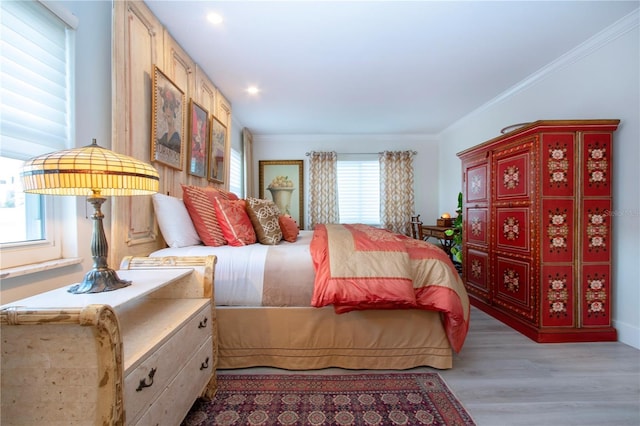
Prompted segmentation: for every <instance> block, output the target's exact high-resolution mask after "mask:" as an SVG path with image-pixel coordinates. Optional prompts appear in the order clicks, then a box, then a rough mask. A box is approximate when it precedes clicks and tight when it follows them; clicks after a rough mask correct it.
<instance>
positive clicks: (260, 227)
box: [247, 197, 282, 245]
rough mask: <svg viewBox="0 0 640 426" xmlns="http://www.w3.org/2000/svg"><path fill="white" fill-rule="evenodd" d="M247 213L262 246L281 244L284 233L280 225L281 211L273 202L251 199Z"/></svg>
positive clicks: (249, 199) (248, 200)
mask: <svg viewBox="0 0 640 426" xmlns="http://www.w3.org/2000/svg"><path fill="white" fill-rule="evenodd" d="M247 213H249V218H250V219H251V223H252V224H253V229H254V230H255V231H256V236H257V237H258V241H260V244H269V245H274V244H278V243H279V242H280V240H281V239H282V231H281V230H280V224H279V223H278V217H279V216H280V210H279V209H278V206H276V205H275V203H274V202H273V201H270V200H261V199H259V198H251V197H249V198H247Z"/></svg>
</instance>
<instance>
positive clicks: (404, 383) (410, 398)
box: [182, 373, 475, 426]
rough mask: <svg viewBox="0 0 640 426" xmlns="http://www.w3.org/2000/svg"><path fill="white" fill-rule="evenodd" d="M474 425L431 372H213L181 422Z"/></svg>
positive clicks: (200, 425) (199, 425) (194, 425)
mask: <svg viewBox="0 0 640 426" xmlns="http://www.w3.org/2000/svg"><path fill="white" fill-rule="evenodd" d="M205 425H243V426H244V425H340V426H342V425H364V426H370V425H433V426H438V425H475V423H474V422H473V420H472V419H471V416H470V415H469V414H468V413H467V411H466V410H465V409H464V407H463V406H462V404H460V402H459V401H458V400H457V399H456V397H455V396H454V395H453V393H452V392H451V391H450V390H449V388H448V387H447V385H446V384H445V382H444V381H443V380H442V378H440V376H439V375H438V374H437V373H416V374H412V373H393V374H345V375H300V374H293V375H289V374H284V375H273V374H265V375H242V374H238V375H227V374H222V375H218V391H217V393H216V396H215V397H214V398H213V399H212V400H210V401H205V400H201V399H199V400H197V401H196V403H195V404H194V405H193V407H192V408H191V411H190V412H189V414H188V415H187V417H186V418H185V420H184V422H183V423H182V426H205Z"/></svg>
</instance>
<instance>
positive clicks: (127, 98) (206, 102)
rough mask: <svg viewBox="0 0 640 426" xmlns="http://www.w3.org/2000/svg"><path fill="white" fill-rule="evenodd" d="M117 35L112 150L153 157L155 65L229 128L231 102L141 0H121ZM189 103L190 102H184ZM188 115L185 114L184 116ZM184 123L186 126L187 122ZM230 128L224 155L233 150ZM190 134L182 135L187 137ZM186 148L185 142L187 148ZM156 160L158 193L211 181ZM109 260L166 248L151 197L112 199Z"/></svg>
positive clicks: (116, 7)
mask: <svg viewBox="0 0 640 426" xmlns="http://www.w3.org/2000/svg"><path fill="white" fill-rule="evenodd" d="M113 8H114V18H113V19H114V30H113V31H114V34H113V55H114V57H113V61H112V64H113V70H112V76H113V77H112V81H113V98H112V109H113V113H112V117H113V123H112V127H113V135H112V138H113V140H112V144H111V149H112V150H114V151H116V152H119V153H123V154H126V155H130V156H132V157H135V158H138V159H140V160H143V161H147V162H148V161H151V126H152V121H151V120H152V119H151V116H152V114H151V111H152V75H153V69H154V65H157V66H158V67H159V68H160V69H161V70H162V72H163V73H164V74H166V75H167V76H168V77H169V78H171V80H172V81H173V82H174V83H175V84H176V85H177V86H178V87H179V88H180V89H181V90H182V91H183V92H184V93H185V98H186V99H187V100H189V99H193V100H194V101H196V102H197V103H198V104H199V105H201V106H203V107H204V108H205V109H207V111H209V112H210V113H211V114H212V115H213V116H215V117H216V118H217V119H218V120H220V121H221V122H222V123H223V124H224V125H225V126H226V127H227V129H230V128H231V104H230V103H229V101H228V100H227V99H226V98H225V97H224V95H222V93H220V91H219V90H218V89H217V88H216V87H215V85H214V84H213V83H212V82H211V80H210V79H209V78H208V76H207V75H206V74H204V72H203V71H202V70H201V69H200V67H199V66H198V65H197V64H196V63H195V62H194V61H193V60H192V59H191V58H190V57H189V55H188V54H187V52H185V51H184V50H182V48H181V47H180V46H179V45H178V43H177V42H176V41H175V40H174V39H173V38H172V37H171V35H170V34H169V33H168V32H167V31H166V29H165V28H164V26H163V25H162V23H161V22H160V21H158V19H157V18H156V17H155V16H154V15H153V13H152V12H151V11H150V10H149V8H148V7H147V6H146V5H145V4H144V2H142V1H117V2H114V3H113ZM184 107H185V108H186V107H187V105H185V106H184ZM186 115H187V114H185V116H186ZM184 128H185V129H186V128H187V126H186V123H185V126H184ZM229 134H230V132H229V131H227V140H226V143H225V158H229V154H230V141H229ZM186 139H187V135H184V136H183V140H186ZM183 149H185V153H187V150H188V148H187V145H186V144H185V146H184V148H183ZM184 158H185V161H184V164H183V167H182V170H178V169H174V168H172V167H169V166H166V165H164V164H160V163H157V162H156V163H153V165H154V166H155V167H156V169H157V170H158V172H159V173H160V192H161V193H163V194H168V195H172V196H175V197H179V198H181V197H182V188H181V185H182V184H186V185H198V186H207V185H212V186H213V184H212V183H211V182H208V181H207V179H206V178H202V177H197V176H192V175H190V174H189V173H188V172H187V167H186V161H187V160H186V158H187V155H185V156H184ZM224 176H225V178H224V182H225V183H227V184H226V185H221V186H222V187H224V189H227V187H228V181H229V164H228V161H227V164H225V171H224ZM110 236H111V238H110V239H109V244H110V246H109V249H110V250H109V263H110V264H111V265H119V264H120V261H121V260H122V259H123V258H124V257H125V256H146V255H148V254H149V253H151V252H152V251H154V250H158V249H160V248H162V247H165V242H164V240H163V239H162V236H161V235H160V232H159V230H158V225H157V222H156V219H155V215H154V212H153V204H152V201H151V196H137V197H112V198H111V232H110Z"/></svg>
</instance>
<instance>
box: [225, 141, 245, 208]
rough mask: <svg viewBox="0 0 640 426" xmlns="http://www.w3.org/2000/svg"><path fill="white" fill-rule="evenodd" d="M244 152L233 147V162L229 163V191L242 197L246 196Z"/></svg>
mask: <svg viewBox="0 0 640 426" xmlns="http://www.w3.org/2000/svg"><path fill="white" fill-rule="evenodd" d="M243 187H244V185H242V154H240V151H237V150H235V149H233V148H231V163H230V164H229V191H231V192H233V193H234V194H236V195H237V196H238V197H240V198H244V194H243V190H242V188H243Z"/></svg>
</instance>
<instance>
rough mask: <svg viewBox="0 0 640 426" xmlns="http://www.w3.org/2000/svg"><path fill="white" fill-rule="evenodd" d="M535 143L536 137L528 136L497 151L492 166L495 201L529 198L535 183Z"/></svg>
mask: <svg viewBox="0 0 640 426" xmlns="http://www.w3.org/2000/svg"><path fill="white" fill-rule="evenodd" d="M535 143H536V138H535V137H533V138H527V139H524V140H520V141H517V142H516V143H515V144H514V145H512V146H509V147H507V148H505V149H502V150H499V151H496V153H495V154H494V157H493V158H494V160H493V166H492V167H493V176H492V179H493V181H492V182H493V189H494V194H495V197H494V201H495V202H501V201H516V200H518V199H529V197H530V194H531V190H532V189H533V187H534V185H535V180H534V179H531V173H534V169H533V168H532V162H533V161H534V160H535V153H534V151H533V148H534V145H535Z"/></svg>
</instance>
